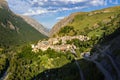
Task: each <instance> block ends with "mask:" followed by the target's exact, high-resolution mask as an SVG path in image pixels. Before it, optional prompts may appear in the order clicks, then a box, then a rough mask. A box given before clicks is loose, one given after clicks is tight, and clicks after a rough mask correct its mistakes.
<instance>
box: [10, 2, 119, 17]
mask: <svg viewBox="0 0 120 80" xmlns="http://www.w3.org/2000/svg"><path fill="white" fill-rule="evenodd" d="M108 1H109V0H8V3H9V6H10V7H11V9H12V10H13V11H15V12H18V13H20V14H23V15H29V16H32V15H40V14H45V13H46V14H47V13H55V12H61V11H69V10H76V9H84V8H88V7H96V6H103V5H107V3H108ZM109 2H112V0H110V1H109ZM115 3H118V2H117V1H116V2H115Z"/></svg>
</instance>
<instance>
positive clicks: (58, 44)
mask: <svg viewBox="0 0 120 80" xmlns="http://www.w3.org/2000/svg"><path fill="white" fill-rule="evenodd" d="M73 39H79V40H80V41H87V40H89V39H90V38H89V37H87V36H83V35H78V36H64V37H57V38H49V39H48V40H43V41H39V42H38V43H37V44H36V45H35V44H32V45H31V46H32V50H33V51H34V52H37V51H39V50H42V51H46V50H47V49H48V48H51V49H54V50H55V51H69V50H71V49H76V46H75V45H74V44H67V41H71V40H73Z"/></svg>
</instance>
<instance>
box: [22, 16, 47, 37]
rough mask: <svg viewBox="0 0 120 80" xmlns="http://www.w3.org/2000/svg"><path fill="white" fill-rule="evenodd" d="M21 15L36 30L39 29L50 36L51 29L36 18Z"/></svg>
mask: <svg viewBox="0 0 120 80" xmlns="http://www.w3.org/2000/svg"><path fill="white" fill-rule="evenodd" d="M21 17H22V18H23V19H24V20H25V21H26V22H27V23H28V24H30V25H31V26H32V27H34V28H35V29H36V30H38V31H39V32H40V33H42V34H44V35H46V36H48V33H49V30H48V29H46V28H45V27H44V26H43V25H41V24H40V23H39V22H37V21H36V20H34V19H32V18H30V17H27V16H22V15H21Z"/></svg>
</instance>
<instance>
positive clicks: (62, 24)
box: [49, 12, 84, 37]
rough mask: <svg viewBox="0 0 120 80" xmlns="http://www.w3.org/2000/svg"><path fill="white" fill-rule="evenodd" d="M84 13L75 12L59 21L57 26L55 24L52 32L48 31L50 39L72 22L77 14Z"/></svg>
mask: <svg viewBox="0 0 120 80" xmlns="http://www.w3.org/2000/svg"><path fill="white" fill-rule="evenodd" d="M82 13H84V12H77V13H73V14H71V15H70V16H68V17H65V18H64V19H62V20H60V21H59V22H58V23H57V24H55V25H54V26H53V28H52V30H51V31H50V35H49V36H50V37H52V36H53V35H54V34H56V33H57V32H58V31H59V30H60V29H61V28H62V27H65V26H66V25H67V24H68V23H71V22H73V19H74V17H75V16H76V15H77V14H82Z"/></svg>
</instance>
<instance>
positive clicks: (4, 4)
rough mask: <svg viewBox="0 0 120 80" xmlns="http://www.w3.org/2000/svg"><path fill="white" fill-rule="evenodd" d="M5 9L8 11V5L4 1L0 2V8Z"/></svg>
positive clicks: (0, 0)
mask: <svg viewBox="0 0 120 80" xmlns="http://www.w3.org/2000/svg"><path fill="white" fill-rule="evenodd" d="M3 7H4V8H6V9H8V3H7V1H6V0H0V8H3Z"/></svg>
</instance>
